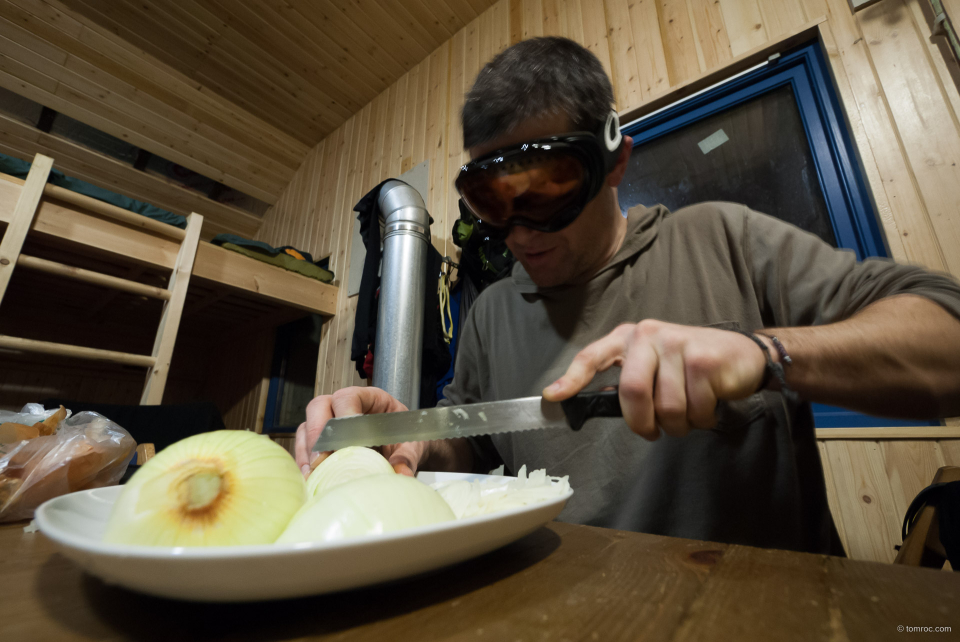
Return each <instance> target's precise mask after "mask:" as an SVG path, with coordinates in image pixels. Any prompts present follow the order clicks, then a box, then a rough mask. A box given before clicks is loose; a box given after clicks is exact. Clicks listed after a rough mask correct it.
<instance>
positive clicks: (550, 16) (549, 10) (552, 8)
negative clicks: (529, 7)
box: [540, 0, 564, 36]
mask: <svg viewBox="0 0 960 642" xmlns="http://www.w3.org/2000/svg"><path fill="white" fill-rule="evenodd" d="M563 2H564V0H540V5H541V11H542V12H543V35H545V36H562V35H564V33H563V25H562V24H561V22H560V7H559V6H558V5H560V4H561V3H563Z"/></svg>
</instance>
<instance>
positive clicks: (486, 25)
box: [477, 7, 496, 67]
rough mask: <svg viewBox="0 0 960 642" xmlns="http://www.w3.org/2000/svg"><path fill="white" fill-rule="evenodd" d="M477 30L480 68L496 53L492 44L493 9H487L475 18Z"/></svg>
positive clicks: (493, 28)
mask: <svg viewBox="0 0 960 642" xmlns="http://www.w3.org/2000/svg"><path fill="white" fill-rule="evenodd" d="M477 22H478V28H479V32H480V65H481V67H482V66H483V65H485V64H487V62H489V61H490V59H491V58H493V55H494V54H495V53H496V51H495V48H496V45H495V44H494V38H495V36H494V31H495V27H494V21H493V7H491V8H489V9H487V10H486V11H484V12H483V13H481V14H480V17H479V18H477Z"/></svg>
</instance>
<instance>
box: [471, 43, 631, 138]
mask: <svg viewBox="0 0 960 642" xmlns="http://www.w3.org/2000/svg"><path fill="white" fill-rule="evenodd" d="M612 108H613V87H612V86H611V85H610V79H609V78H608V77H607V73H606V71H604V69H603V65H601V64H600V61H599V60H598V59H597V57H596V56H595V55H593V54H592V53H591V52H590V51H589V50H587V49H586V48H584V47H582V46H580V45H579V44H577V43H576V42H574V41H573V40H570V39H569V38H557V37H547V38H531V39H530V40H523V41H521V42H518V43H517V44H515V45H513V46H512V47H508V48H507V49H505V50H503V51H501V52H500V53H499V54H497V55H496V56H494V58H493V60H491V61H490V62H488V63H487V64H486V65H485V66H484V67H483V69H481V70H480V73H479V74H478V75H477V80H476V82H474V83H473V88H472V89H470V92H469V93H468V94H467V97H466V101H465V102H464V105H463V111H462V112H461V119H462V123H463V146H464V148H470V147H474V146H476V145H481V144H483V143H485V142H487V141H489V140H491V139H493V138H496V137H497V136H500V135H501V134H505V133H506V132H508V131H510V130H511V129H513V128H514V127H516V126H517V125H519V124H520V123H521V122H523V121H524V120H527V119H529V118H535V117H537V116H544V115H546V114H552V113H565V114H566V115H567V116H569V117H570V121H571V122H572V123H573V126H574V128H575V129H576V130H578V131H591V132H592V131H596V130H597V129H599V128H600V127H601V126H602V125H603V123H604V122H606V118H607V115H608V114H609V113H610V110H611V109H612Z"/></svg>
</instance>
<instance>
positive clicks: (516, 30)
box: [510, 0, 523, 45]
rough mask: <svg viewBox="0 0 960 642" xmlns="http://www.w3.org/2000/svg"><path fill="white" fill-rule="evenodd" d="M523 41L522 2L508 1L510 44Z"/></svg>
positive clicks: (519, 0) (517, 0) (520, 0)
mask: <svg viewBox="0 0 960 642" xmlns="http://www.w3.org/2000/svg"><path fill="white" fill-rule="evenodd" d="M521 40H523V2H522V0H510V44H512V45H514V44H516V43H518V42H520V41H521Z"/></svg>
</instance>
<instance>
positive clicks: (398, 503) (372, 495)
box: [277, 467, 454, 544]
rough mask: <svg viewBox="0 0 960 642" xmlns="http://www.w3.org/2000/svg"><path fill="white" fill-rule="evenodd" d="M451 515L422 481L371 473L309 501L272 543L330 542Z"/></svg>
mask: <svg viewBox="0 0 960 642" xmlns="http://www.w3.org/2000/svg"><path fill="white" fill-rule="evenodd" d="M317 470H319V467H318V468H317ZM453 519H454V515H453V511H452V510H450V507H449V506H448V505H447V503H446V502H445V501H443V498H442V497H440V495H438V494H437V491H435V490H433V489H432V488H430V487H429V486H427V485H426V484H424V483H423V482H420V481H417V480H416V479H414V478H412V477H406V476H405V475H397V474H385V475H372V476H369V477H363V478H361V479H355V480H353V481H351V482H348V483H346V484H342V485H340V486H337V487H336V488H332V489H330V490H328V491H326V492H325V493H322V494H321V495H319V496H318V497H315V498H314V499H312V500H310V502H309V503H307V505H306V506H304V507H303V508H302V509H300V512H299V513H297V514H296V515H295V516H294V517H293V519H292V520H291V521H290V526H288V527H287V530H286V531H284V533H283V534H282V535H281V536H280V537H279V539H277V543H278V544H293V543H297V542H332V541H337V540H343V539H349V538H353V537H361V536H363V535H373V534H376V533H389V532H391V531H398V530H401V529H405V528H413V527H415V526H425V525H427V524H436V523H438V522H446V521H450V520H453Z"/></svg>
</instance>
